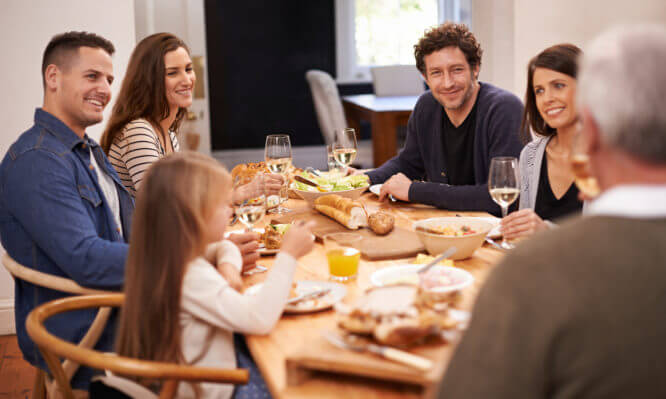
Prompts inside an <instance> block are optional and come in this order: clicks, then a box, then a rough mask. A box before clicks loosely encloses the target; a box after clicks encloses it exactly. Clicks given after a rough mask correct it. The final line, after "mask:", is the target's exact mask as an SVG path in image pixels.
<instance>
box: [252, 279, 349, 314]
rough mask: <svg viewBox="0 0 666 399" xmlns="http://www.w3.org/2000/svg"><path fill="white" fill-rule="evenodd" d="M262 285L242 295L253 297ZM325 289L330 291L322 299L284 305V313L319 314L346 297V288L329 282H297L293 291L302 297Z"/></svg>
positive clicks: (255, 286) (256, 285)
mask: <svg viewBox="0 0 666 399" xmlns="http://www.w3.org/2000/svg"><path fill="white" fill-rule="evenodd" d="M262 285H263V284H262V283H259V284H255V285H252V286H250V287H248V288H247V289H246V290H245V292H244V294H247V295H254V294H256V293H257V292H259V289H261V286H262ZM326 288H330V289H331V291H330V292H329V293H328V294H326V295H324V296H323V297H320V298H317V299H312V300H305V301H301V302H297V303H295V304H293V305H286V306H285V307H284V313H292V314H299V313H312V312H319V311H320V310H325V309H329V308H331V307H333V305H335V304H336V303H338V302H340V301H341V300H342V298H344V297H345V295H347V287H345V286H344V285H342V284H338V283H333V282H330V281H306V280H303V281H297V282H296V289H295V290H296V293H297V294H298V295H303V294H307V293H308V292H312V291H317V290H321V289H326Z"/></svg>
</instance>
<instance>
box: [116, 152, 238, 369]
mask: <svg viewBox="0 0 666 399" xmlns="http://www.w3.org/2000/svg"><path fill="white" fill-rule="evenodd" d="M230 191H231V177H230V175H229V173H228V172H227V171H226V169H225V168H224V167H223V166H221V165H220V164H219V163H218V162H217V161H215V160H214V159H213V158H211V157H209V156H206V155H202V154H199V153H194V152H182V153H176V154H173V155H171V156H169V157H165V158H163V159H161V160H159V161H157V162H156V163H155V164H153V165H152V166H151V168H150V169H149V171H148V173H147V177H146V179H145V180H144V183H143V186H142V187H141V190H140V191H139V193H138V196H137V200H136V209H135V212H134V222H133V224H132V233H131V237H132V239H131V243H130V247H129V254H128V257H127V263H126V269H125V287H124V290H125V304H124V305H123V308H122V311H121V314H120V323H119V326H118V335H117V341H116V351H117V353H118V354H119V355H121V356H129V357H133V358H138V359H144V360H155V361H164V362H175V363H184V362H185V359H184V358H183V353H182V350H181V330H180V326H179V313H180V298H181V291H182V290H181V287H182V284H183V276H184V274H185V271H186V267H187V264H188V263H189V262H191V261H192V260H194V259H195V258H196V257H198V256H200V255H202V254H203V253H204V250H205V247H206V244H207V242H206V240H207V221H208V220H210V218H211V216H212V215H213V213H214V212H215V211H216V209H217V207H218V206H219V204H220V201H221V200H223V198H224V196H228V195H229V193H230Z"/></svg>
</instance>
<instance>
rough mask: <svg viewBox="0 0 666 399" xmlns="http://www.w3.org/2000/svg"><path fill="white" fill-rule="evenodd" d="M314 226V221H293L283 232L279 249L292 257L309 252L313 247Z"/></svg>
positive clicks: (298, 256) (295, 257)
mask: <svg viewBox="0 0 666 399" xmlns="http://www.w3.org/2000/svg"><path fill="white" fill-rule="evenodd" d="M314 226H315V223H314V222H307V223H295V224H294V225H293V226H291V227H290V228H289V230H288V231H287V232H286V233H285V234H284V237H283V238H282V245H281V246H280V251H284V252H286V253H288V254H289V255H291V256H293V257H294V259H298V258H300V257H301V256H303V255H305V254H307V253H308V252H310V251H311V250H312V248H313V247H314V235H312V228H313V227H314Z"/></svg>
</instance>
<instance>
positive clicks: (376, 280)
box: [370, 263, 474, 293]
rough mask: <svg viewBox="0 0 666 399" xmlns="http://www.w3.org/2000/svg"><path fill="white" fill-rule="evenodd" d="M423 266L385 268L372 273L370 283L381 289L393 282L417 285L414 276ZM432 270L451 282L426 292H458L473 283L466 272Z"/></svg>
mask: <svg viewBox="0 0 666 399" xmlns="http://www.w3.org/2000/svg"><path fill="white" fill-rule="evenodd" d="M423 266H424V265H414V264H409V263H405V264H399V265H395V266H389V267H385V268H383V269H379V270H377V271H375V272H374V273H372V274H371V275H370V282H371V283H372V285H374V286H375V287H381V286H384V285H387V284H389V285H390V284H391V283H392V282H393V281H398V280H400V279H404V280H405V282H406V283H412V282H411V281H410V280H414V281H415V284H416V285H418V281H419V278H418V276H417V275H416V271H417V270H419V269H420V268H421V267H423ZM432 268H433V269H439V271H440V272H441V273H443V274H445V275H446V276H448V277H449V278H450V279H451V282H450V283H449V284H445V285H442V286H439V287H435V288H432V289H430V290H428V291H432V292H438V293H447V292H454V291H460V290H462V289H463V288H465V287H467V286H469V285H470V284H472V283H473V282H474V277H473V276H472V274H471V273H470V272H468V271H467V270H464V269H460V268H457V267H451V266H441V265H435V266H433V267H432Z"/></svg>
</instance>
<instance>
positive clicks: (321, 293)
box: [287, 288, 331, 305]
mask: <svg viewBox="0 0 666 399" xmlns="http://www.w3.org/2000/svg"><path fill="white" fill-rule="evenodd" d="M329 292H331V289H330V288H323V289H321V290H316V291H312V292H308V293H307V294H303V295H299V296H297V297H294V298H291V299H289V300H288V301H287V305H293V304H295V303H298V302H301V301H304V300H306V299H315V298H320V297H322V296H324V295H326V294H328V293H329Z"/></svg>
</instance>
